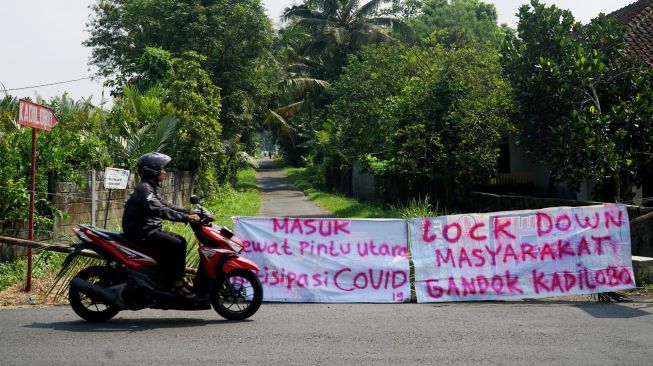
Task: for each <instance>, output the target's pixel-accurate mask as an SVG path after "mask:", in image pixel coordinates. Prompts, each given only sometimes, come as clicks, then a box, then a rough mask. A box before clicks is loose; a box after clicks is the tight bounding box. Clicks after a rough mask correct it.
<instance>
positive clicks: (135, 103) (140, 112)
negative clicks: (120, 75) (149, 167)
mask: <svg viewBox="0 0 653 366" xmlns="http://www.w3.org/2000/svg"><path fill="white" fill-rule="evenodd" d="M165 97H166V92H165V90H164V89H163V88H162V87H161V85H159V84H157V85H154V86H152V87H151V88H150V89H148V90H147V91H145V93H141V91H140V90H138V88H136V87H135V86H131V85H127V86H125V88H124V89H123V94H122V96H120V97H117V98H115V99H114V104H113V108H112V109H111V112H110V114H109V116H108V117H107V121H106V125H105V127H104V129H103V134H104V135H105V136H106V141H107V144H108V145H109V147H110V149H111V155H112V160H113V163H114V164H116V166H118V167H123V168H126V169H131V170H132V171H135V169H136V161H137V160H138V158H139V157H140V156H141V155H143V154H145V153H148V152H151V151H159V152H164V153H170V154H172V151H175V150H174V148H173V147H174V141H175V137H176V136H175V135H176V132H177V124H178V119H177V117H176V116H175V115H174V114H173V113H174V112H175V111H174V110H173V108H171V107H170V106H168V105H166V102H165Z"/></svg>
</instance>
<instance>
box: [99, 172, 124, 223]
mask: <svg viewBox="0 0 653 366" xmlns="http://www.w3.org/2000/svg"><path fill="white" fill-rule="evenodd" d="M128 182H129V170H125V169H118V168H104V188H106V189H108V190H109V198H108V199H107V208H106V210H105V211H104V228H105V229H106V228H107V218H108V217H109V205H110V204H111V190H113V189H126V188H127V183H128Z"/></svg>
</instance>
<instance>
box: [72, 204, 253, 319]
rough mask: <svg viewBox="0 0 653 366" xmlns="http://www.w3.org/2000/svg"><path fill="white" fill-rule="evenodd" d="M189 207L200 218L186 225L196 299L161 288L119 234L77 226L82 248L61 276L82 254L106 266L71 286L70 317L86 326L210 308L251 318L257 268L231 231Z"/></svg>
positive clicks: (155, 269) (144, 255)
mask: <svg viewBox="0 0 653 366" xmlns="http://www.w3.org/2000/svg"><path fill="white" fill-rule="evenodd" d="M191 203H192V204H195V205H197V209H196V210H195V212H194V213H196V214H198V215H199V216H200V220H199V222H197V223H191V224H190V225H191V227H192V229H193V232H194V233H195V236H196V237H197V240H198V241H199V247H198V250H199V257H200V261H199V265H198V268H197V270H196V274H195V277H194V279H193V281H192V287H191V289H192V291H193V293H194V294H195V295H196V296H194V297H192V298H187V297H184V296H182V295H179V294H176V293H174V292H172V291H171V290H170V288H169V287H165V286H163V284H162V282H163V281H162V278H163V276H162V273H161V269H160V266H159V264H158V263H157V261H156V260H155V259H154V258H153V257H152V255H150V254H149V253H148V252H147V251H146V250H143V249H141V248H139V247H138V246H137V245H135V244H133V243H131V242H130V241H129V240H128V239H127V238H125V237H124V236H123V235H122V234H121V233H118V232H112V231H108V230H104V229H100V228H97V227H93V226H90V225H83V224H80V225H78V226H77V227H75V228H74V229H73V231H74V232H75V235H76V236H77V237H78V238H79V239H80V240H81V243H78V244H75V245H73V247H74V251H73V252H72V253H71V254H69V255H68V257H67V258H66V260H65V261H64V264H63V266H62V269H61V271H60V273H64V272H65V270H66V268H67V267H68V266H69V265H70V264H71V263H72V262H73V259H74V258H75V257H77V256H78V255H80V254H81V253H82V251H83V250H85V249H90V250H92V251H94V252H96V253H98V254H100V255H101V256H102V257H104V259H105V262H104V265H101V266H91V267H87V268H84V269H83V270H81V271H80V272H79V273H78V274H77V275H76V276H75V277H74V278H73V279H72V280H71V281H70V286H69V291H68V299H69V301H70V305H71V307H72V308H73V310H74V311H75V313H76V314H77V315H79V316H80V317H81V318H83V319H85V320H87V321H90V322H104V321H107V320H109V319H111V318H112V317H114V316H115V315H116V314H118V313H119V312H120V311H122V310H141V309H145V308H152V309H163V310H168V309H175V310H208V309H210V308H211V307H213V309H214V310H215V311H216V312H217V313H218V314H219V315H221V316H222V317H224V318H226V319H228V320H244V319H247V318H249V317H250V316H252V315H253V314H254V313H256V311H257V310H258V309H259V307H260V306H261V302H262V301H263V287H262V286H261V282H260V281H259V279H258V277H257V276H256V274H255V273H254V272H253V271H258V270H259V269H260V268H259V266H258V265H257V264H256V263H254V262H252V261H250V260H248V259H246V258H243V257H241V256H240V255H239V254H240V252H241V251H242V249H243V245H242V242H241V241H240V240H239V239H238V238H237V237H235V236H234V235H233V232H232V231H231V230H229V229H228V228H226V227H221V228H218V227H216V226H214V225H212V224H210V223H211V222H212V221H213V217H212V216H211V214H210V213H209V212H208V211H206V210H205V209H204V207H203V206H202V205H201V204H200V200H199V198H198V197H197V196H195V195H193V196H192V197H191Z"/></svg>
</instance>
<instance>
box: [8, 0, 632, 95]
mask: <svg viewBox="0 0 653 366" xmlns="http://www.w3.org/2000/svg"><path fill="white" fill-rule="evenodd" d="M635 1H636V0H600V1H598V0H544V1H542V2H544V3H546V4H549V5H551V4H555V5H557V6H558V7H560V8H563V9H569V10H571V11H572V13H573V14H574V17H575V18H576V19H577V20H579V21H581V22H583V23H586V22H587V21H589V20H590V19H592V18H593V17H595V16H596V15H598V14H599V13H610V12H612V11H614V10H617V9H619V8H622V7H624V6H626V5H628V4H630V3H633V2H635ZM94 2H95V0H19V1H14V0H0V29H2V30H3V31H4V34H5V36H4V37H3V39H2V41H0V92H2V90H3V89H6V90H7V93H9V94H11V95H13V96H17V97H20V98H23V97H32V98H35V97H36V96H37V95H39V96H41V97H43V98H44V99H46V100H47V99H50V98H51V97H53V96H57V95H61V94H63V93H64V92H67V93H68V95H69V96H70V97H71V98H73V99H75V100H79V99H82V98H84V99H86V98H89V97H90V98H91V99H92V101H93V102H94V103H95V104H100V103H102V102H103V101H105V102H107V103H109V99H110V96H109V92H110V90H109V89H107V88H103V86H102V82H103V80H101V79H84V80H78V81H72V80H77V79H82V78H88V77H92V76H94V72H95V70H94V68H93V67H91V66H89V65H88V60H89V58H90V54H91V50H90V49H89V48H86V47H84V46H82V42H83V41H84V40H85V39H87V38H88V33H87V32H86V30H85V29H86V26H85V25H86V23H87V21H88V17H89V16H90V9H89V6H90V5H91V4H93V3H94ZM361 2H363V1H361ZM485 2H490V3H494V4H495V5H496V7H497V11H498V14H499V23H507V24H508V25H510V26H512V27H516V24H517V18H516V16H515V14H516V13H517V9H518V8H519V6H520V5H521V4H522V3H526V2H528V0H513V1H509V0H485ZM298 3H301V1H300V0H263V5H264V6H265V8H266V10H267V13H268V15H269V16H270V18H271V19H272V21H273V23H275V24H279V16H280V15H281V13H282V12H283V9H284V8H286V7H288V6H291V5H293V4H298ZM52 83H61V84H57V85H50V86H38V85H43V84H52ZM34 86H38V87H34Z"/></svg>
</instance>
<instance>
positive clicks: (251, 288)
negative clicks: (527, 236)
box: [211, 269, 263, 320]
mask: <svg viewBox="0 0 653 366" xmlns="http://www.w3.org/2000/svg"><path fill="white" fill-rule="evenodd" d="M227 282H228V283H230V284H231V286H228V285H227ZM230 287H231V288H230ZM261 302H263V286H261V281H259V279H258V277H257V276H256V275H255V274H254V272H252V271H247V270H243V269H237V270H234V271H231V272H229V273H227V274H225V275H224V276H223V277H222V278H221V279H219V280H217V281H216V283H215V285H214V286H213V289H212V290H211V305H213V309H214V310H215V311H216V312H217V313H218V314H220V316H222V317H223V318H225V319H228V320H244V319H247V318H249V317H250V316H252V315H254V313H256V311H257V310H258V308H259V307H260V306H261Z"/></svg>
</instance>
